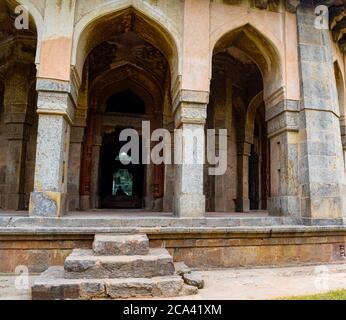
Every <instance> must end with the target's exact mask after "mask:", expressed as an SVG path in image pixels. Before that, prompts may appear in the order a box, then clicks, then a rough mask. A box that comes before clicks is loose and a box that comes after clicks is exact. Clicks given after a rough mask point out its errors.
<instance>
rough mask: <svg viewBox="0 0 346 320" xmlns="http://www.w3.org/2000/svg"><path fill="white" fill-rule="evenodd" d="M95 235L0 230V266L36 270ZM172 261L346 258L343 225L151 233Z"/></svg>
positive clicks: (207, 264)
mask: <svg viewBox="0 0 346 320" xmlns="http://www.w3.org/2000/svg"><path fill="white" fill-rule="evenodd" d="M93 239H94V235H92V234H89V235H86V234H85V235H83V234H79V235H54V236H52V235H21V236H20V235H17V236H15V235H0V272H4V273H14V271H15V269H16V267H17V266H19V265H24V266H27V267H28V268H29V270H30V272H33V273H39V272H43V271H45V270H46V269H47V268H48V267H50V266H56V265H63V262H64V260H65V258H66V257H67V256H68V255H69V254H70V253H71V251H72V250H73V249H75V248H82V249H83V248H84V249H91V247H92V241H93ZM149 239H150V246H151V247H164V248H167V249H168V250H169V252H170V253H171V254H172V255H173V257H174V260H175V261H184V262H185V263H186V264H187V265H188V266H191V267H193V268H197V269H202V268H203V269H205V268H229V267H236V268H237V267H259V266H276V267H278V266H297V265H310V264H324V263H343V262H345V259H346V257H345V245H346V235H345V232H344V231H334V232H331V231H328V232H323V231H320V232H317V231H315V232H306V231H304V232H302V231H299V232H298V231H297V232H274V233H273V232H272V231H270V232H269V231H268V232H267V231H265V232H260V231H258V232H252V233H251V232H245V233H220V234H218V233H209V234H208V233H206V234H203V235H201V234H196V233H183V234H174V233H172V234H160V233H151V234H149Z"/></svg>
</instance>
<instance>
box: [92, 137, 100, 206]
mask: <svg viewBox="0 0 346 320" xmlns="http://www.w3.org/2000/svg"><path fill="white" fill-rule="evenodd" d="M101 147H102V137H101V136H94V139H93V146H92V159H91V168H92V169H91V190H90V191H91V199H90V200H91V207H92V208H100V206H101V199H100V192H99V185H100V183H99V181H100V155H101Z"/></svg>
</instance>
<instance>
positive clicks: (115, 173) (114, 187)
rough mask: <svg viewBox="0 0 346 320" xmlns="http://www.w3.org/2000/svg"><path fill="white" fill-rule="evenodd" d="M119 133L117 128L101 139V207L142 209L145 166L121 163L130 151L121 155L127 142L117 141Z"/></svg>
mask: <svg viewBox="0 0 346 320" xmlns="http://www.w3.org/2000/svg"><path fill="white" fill-rule="evenodd" d="M119 134H120V130H118V131H116V132H114V133H111V134H107V135H106V136H104V138H103V143H102V150H101V179H100V195H101V206H102V208H105V209H140V208H143V190H144V166H143V165H142V164H131V163H130V164H128V165H124V164H123V163H122V162H121V159H125V158H126V159H130V158H131V154H120V150H121V148H122V146H123V145H124V144H126V143H127V142H120V141H119ZM140 150H141V143H140ZM140 159H141V156H140Z"/></svg>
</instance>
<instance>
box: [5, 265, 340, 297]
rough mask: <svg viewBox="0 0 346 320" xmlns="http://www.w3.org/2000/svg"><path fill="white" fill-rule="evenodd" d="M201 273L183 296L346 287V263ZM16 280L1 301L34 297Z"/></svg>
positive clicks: (11, 280)
mask: <svg viewBox="0 0 346 320" xmlns="http://www.w3.org/2000/svg"><path fill="white" fill-rule="evenodd" d="M200 273H201V274H202V275H203V277H204V279H205V284H206V285H205V289H203V290H200V293H199V294H198V295H197V296H191V297H180V298H179V299H193V300H199V299H210V300H219V299H220V300H243V299H250V300H252V299H275V298H279V297H287V296H292V295H305V294H314V293H323V292H327V291H331V290H337V289H346V264H341V265H323V266H305V267H294V268H270V269H269V268H260V269H223V270H209V271H201V272H200ZM34 279H35V277H34V276H33V277H30V281H33V280H34ZM23 280H24V281H23ZM15 283H17V285H19V286H21V285H23V284H25V279H24V278H22V279H18V278H16V277H15V276H10V275H0V300H8V299H10V300H11V299H22V300H25V299H30V292H29V291H28V290H25V289H23V290H18V289H16V287H15Z"/></svg>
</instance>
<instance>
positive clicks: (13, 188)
mask: <svg viewBox="0 0 346 320" xmlns="http://www.w3.org/2000/svg"><path fill="white" fill-rule="evenodd" d="M5 122H6V131H7V140H8V152H7V165H6V190H7V194H6V198H5V209H6V210H24V208H25V190H24V186H25V183H24V180H25V158H26V146H27V141H28V138H29V136H28V127H29V125H30V124H29V123H28V122H27V120H26V114H9V115H7V117H6V120H5Z"/></svg>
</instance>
